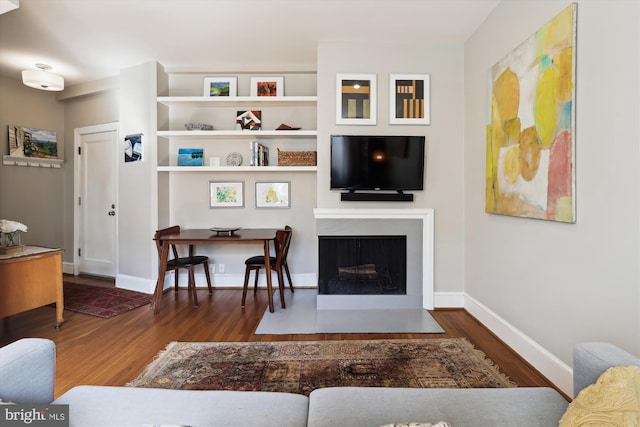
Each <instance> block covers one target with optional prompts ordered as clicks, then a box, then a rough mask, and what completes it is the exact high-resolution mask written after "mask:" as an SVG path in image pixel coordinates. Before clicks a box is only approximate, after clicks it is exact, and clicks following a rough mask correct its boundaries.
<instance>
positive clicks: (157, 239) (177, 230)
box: [153, 225, 180, 259]
mask: <svg viewBox="0 0 640 427" xmlns="http://www.w3.org/2000/svg"><path fill="white" fill-rule="evenodd" d="M178 233H180V226H179V225H174V226H173V227H168V228H163V229H161V230H158V231H156V233H155V234H154V235H153V240H155V242H156V249H158V259H160V257H161V256H162V245H161V244H160V237H162V236H165V235H167V234H178ZM169 246H170V248H171V249H172V251H173V257H174V258H178V251H177V250H176V246H175V245H171V244H170V245H169Z"/></svg>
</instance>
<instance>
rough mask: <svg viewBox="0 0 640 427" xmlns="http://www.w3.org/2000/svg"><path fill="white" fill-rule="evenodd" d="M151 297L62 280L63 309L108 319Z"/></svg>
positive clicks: (146, 302)
mask: <svg viewBox="0 0 640 427" xmlns="http://www.w3.org/2000/svg"><path fill="white" fill-rule="evenodd" d="M150 302H151V297H150V296H149V295H146V294H141V293H138V292H132V291H128V290H126V289H116V288H103V287H99V286H89V285H78V284H76V283H67V282H64V309H65V310H69V311H75V312H77V313H82V314H88V315H90V316H95V317H101V318H103V319H109V318H111V317H114V316H117V315H118V314H122V313H126V312H127V311H131V310H133V309H134V308H138V307H141V306H143V305H146V304H149V303H150Z"/></svg>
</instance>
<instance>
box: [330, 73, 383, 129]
mask: <svg viewBox="0 0 640 427" xmlns="http://www.w3.org/2000/svg"><path fill="white" fill-rule="evenodd" d="M336 124H338V125H375V124H376V75H375V74H337V75H336Z"/></svg>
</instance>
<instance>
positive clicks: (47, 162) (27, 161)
mask: <svg viewBox="0 0 640 427" xmlns="http://www.w3.org/2000/svg"><path fill="white" fill-rule="evenodd" d="M63 162H64V160H62V159H41V158H39V157H16V156H3V157H2V164H3V165H8V166H31V167H36V168H37V167H40V168H56V169H60V168H61V167H62V163H63Z"/></svg>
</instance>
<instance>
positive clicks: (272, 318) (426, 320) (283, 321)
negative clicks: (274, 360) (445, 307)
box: [255, 289, 444, 335]
mask: <svg viewBox="0 0 640 427" xmlns="http://www.w3.org/2000/svg"><path fill="white" fill-rule="evenodd" d="M317 294H318V291H317V289H296V291H295V292H294V293H291V292H289V291H286V292H285V303H286V305H287V309H286V310H281V309H279V307H278V305H279V301H280V295H279V293H278V291H276V293H275V294H274V297H273V300H274V301H275V302H276V310H275V312H274V313H270V312H269V310H265V313H264V316H262V320H261V321H260V324H259V325H258V328H257V329H256V331H255V333H256V334H258V335H261V334H273V335H282V334H323V333H325V334H326V333H346V334H347V333H444V330H443V329H442V328H441V327H440V325H438V322H436V321H435V319H434V318H433V317H431V315H430V314H429V312H428V311H427V310H420V309H415V310H396V309H394V310H317V309H316V295H317Z"/></svg>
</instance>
